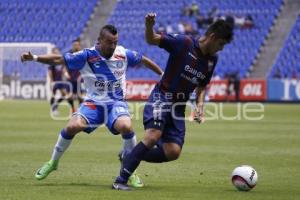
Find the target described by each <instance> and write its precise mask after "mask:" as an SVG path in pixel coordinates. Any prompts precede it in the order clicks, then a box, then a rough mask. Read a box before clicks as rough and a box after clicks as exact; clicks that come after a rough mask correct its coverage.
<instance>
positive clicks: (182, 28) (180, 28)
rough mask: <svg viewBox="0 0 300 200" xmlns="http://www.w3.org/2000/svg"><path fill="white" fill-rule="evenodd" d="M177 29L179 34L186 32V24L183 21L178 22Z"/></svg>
mask: <svg viewBox="0 0 300 200" xmlns="http://www.w3.org/2000/svg"><path fill="white" fill-rule="evenodd" d="M177 31H178V33H179V34H184V32H185V31H184V24H183V22H182V21H180V22H179V23H178V24H177Z"/></svg>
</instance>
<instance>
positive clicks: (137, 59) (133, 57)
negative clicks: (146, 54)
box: [125, 49, 142, 67]
mask: <svg viewBox="0 0 300 200" xmlns="http://www.w3.org/2000/svg"><path fill="white" fill-rule="evenodd" d="M125 52H126V57H127V63H128V66H129V67H134V66H136V65H138V64H140V63H141V62H142V54H140V53H138V52H136V51H131V50H129V49H126V51H125Z"/></svg>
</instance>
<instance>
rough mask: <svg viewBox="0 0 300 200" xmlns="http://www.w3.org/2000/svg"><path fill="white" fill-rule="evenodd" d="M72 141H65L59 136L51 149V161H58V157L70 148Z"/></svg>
mask: <svg viewBox="0 0 300 200" xmlns="http://www.w3.org/2000/svg"><path fill="white" fill-rule="evenodd" d="M71 142H72V139H65V138H63V137H62V136H61V134H59V136H58V139H57V142H56V144H55V147H54V149H53V153H52V156H51V160H59V159H60V157H61V156H62V155H63V154H64V152H65V151H66V149H67V148H68V147H69V146H70V144H71Z"/></svg>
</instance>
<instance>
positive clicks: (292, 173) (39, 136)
mask: <svg viewBox="0 0 300 200" xmlns="http://www.w3.org/2000/svg"><path fill="white" fill-rule="evenodd" d="M236 106H237V105H236V104H225V111H224V113H225V114H226V115H229V116H230V115H231V114H233V113H235V111H236V109H235V108H236ZM264 107H265V112H264V118H263V119H262V120H259V121H247V120H245V119H241V120H222V119H216V120H209V121H207V122H206V123H204V124H201V125H198V124H196V123H192V122H187V123H186V125H187V126H186V128H187V131H186V141H185V145H184V147H183V152H182V154H181V157H180V158H179V160H177V161H173V162H170V163H164V164H149V163H145V162H142V164H141V165H140V167H139V169H138V172H139V174H140V176H141V177H142V179H143V180H144V182H145V184H146V186H145V187H144V188H142V189H136V190H135V191H133V192H123V191H113V190H111V189H110V187H111V183H112V181H113V180H114V178H115V176H116V175H117V174H118V171H119V166H120V163H119V161H118V159H117V154H118V152H119V150H120V148H121V139H120V137H119V136H113V135H111V134H109V132H108V131H107V129H106V128H105V127H101V128H99V129H97V130H96V131H95V132H94V133H93V134H91V135H87V134H79V135H78V136H76V138H75V139H74V141H73V143H72V145H71V147H70V148H69V149H68V151H67V152H66V153H65V155H64V157H63V158H62V160H61V162H60V165H59V169H58V170H57V171H55V172H54V173H52V174H50V175H49V177H48V178H47V179H45V180H43V181H37V180H35V179H34V173H35V171H36V169H37V168H39V167H40V166H41V165H42V164H43V163H44V162H45V161H47V160H48V159H49V158H50V155H51V152H52V148H53V145H54V144H55V142H56V139H57V135H58V133H59V131H60V130H61V128H63V127H64V126H65V124H66V121H55V120H52V119H51V117H50V115H49V105H48V103H47V102H45V101H1V102H0V199H1V200H47V199H49V200H68V199H70V200H71V199H72V200H81V199H82V200H89V199H95V200H96V199H97V200H99V199H105V200H106V199H112V200H116V199H131V200H132V199H137V200H144V199H147V200H148V199H159V200H162V199H169V200H174V199H179V200H184V199H197V200H199V199H203V200H212V199H217V200H235V199H242V200H248V199H249V200H250V199H254V200H260V199H261V200H276V199H278V200H293V199H295V200H296V199H300V106H299V104H297V105H296V104H264ZM134 128H135V131H136V133H137V136H138V138H139V140H140V139H141V138H142V137H143V129H142V122H141V120H134ZM241 164H249V165H252V166H254V167H255V169H256V170H257V172H258V184H257V186H256V187H255V188H254V189H253V190H252V191H250V192H238V191H236V190H235V188H234V187H233V186H232V184H231V180H230V174H231V172H232V170H233V169H234V168H235V167H236V166H238V165H241Z"/></svg>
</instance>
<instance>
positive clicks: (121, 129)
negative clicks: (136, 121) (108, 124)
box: [118, 123, 133, 134]
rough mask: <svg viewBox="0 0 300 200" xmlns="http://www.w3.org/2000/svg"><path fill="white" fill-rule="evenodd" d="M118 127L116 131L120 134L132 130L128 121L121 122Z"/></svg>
mask: <svg viewBox="0 0 300 200" xmlns="http://www.w3.org/2000/svg"><path fill="white" fill-rule="evenodd" d="M118 129H119V130H118V131H119V132H120V133H122V134H123V133H125V134H126V133H131V132H132V131H133V130H132V127H131V124H130V123H126V124H122V125H121V126H120V127H119V128H118Z"/></svg>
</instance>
